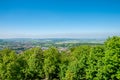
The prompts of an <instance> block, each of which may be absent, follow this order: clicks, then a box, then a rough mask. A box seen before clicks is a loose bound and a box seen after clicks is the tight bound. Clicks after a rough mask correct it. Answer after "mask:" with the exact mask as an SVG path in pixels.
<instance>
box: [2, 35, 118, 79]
mask: <svg viewBox="0 0 120 80" xmlns="http://www.w3.org/2000/svg"><path fill="white" fill-rule="evenodd" d="M0 80H120V37H119V36H113V37H109V38H108V39H106V41H105V42H104V44H103V45H94V46H90V45H81V46H77V47H72V48H70V49H69V50H67V51H59V50H58V49H57V48H55V47H50V48H49V49H47V50H42V49H41V48H39V47H35V48H31V49H28V50H25V51H23V52H21V53H19V54H17V53H16V52H15V51H14V50H11V49H8V48H5V49H3V50H0Z"/></svg>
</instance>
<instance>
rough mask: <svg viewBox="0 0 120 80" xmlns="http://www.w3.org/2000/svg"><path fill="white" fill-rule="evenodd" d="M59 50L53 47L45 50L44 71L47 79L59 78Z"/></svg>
mask: <svg viewBox="0 0 120 80" xmlns="http://www.w3.org/2000/svg"><path fill="white" fill-rule="evenodd" d="M59 55H60V54H59V51H58V50H57V49H56V48H54V47H51V48H49V49H48V50H46V51H45V52H44V66H43V68H44V72H45V77H46V79H47V80H53V79H57V78H58V73H59V63H60V61H59Z"/></svg>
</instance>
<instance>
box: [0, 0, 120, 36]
mask: <svg viewBox="0 0 120 80" xmlns="http://www.w3.org/2000/svg"><path fill="white" fill-rule="evenodd" d="M119 34H120V0H0V38H104V37H108V36H113V35H119Z"/></svg>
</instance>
